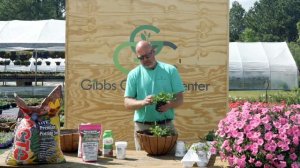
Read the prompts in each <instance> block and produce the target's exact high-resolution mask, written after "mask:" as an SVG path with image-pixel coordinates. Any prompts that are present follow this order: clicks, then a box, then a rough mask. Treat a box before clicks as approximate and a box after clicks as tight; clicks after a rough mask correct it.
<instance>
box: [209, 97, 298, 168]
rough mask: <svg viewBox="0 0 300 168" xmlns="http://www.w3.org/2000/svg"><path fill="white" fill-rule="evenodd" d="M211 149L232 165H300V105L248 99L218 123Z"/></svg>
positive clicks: (295, 167) (292, 167) (265, 167)
mask: <svg viewBox="0 0 300 168" xmlns="http://www.w3.org/2000/svg"><path fill="white" fill-rule="evenodd" d="M216 136H217V140H216V141H215V144H214V147H215V148H214V149H213V150H212V151H218V152H219V154H220V156H221V158H222V159H225V160H227V161H228V163H229V164H230V166H232V167H240V168H243V167H264V168H271V167H278V168H285V167H291V168H300V145H299V144H300V105H299V104H298V105H290V106H286V105H282V104H281V105H268V104H263V103H252V104H251V103H249V102H245V103H244V104H243V105H241V106H239V107H235V108H232V109H231V111H230V112H229V113H228V114H227V116H226V117H225V118H224V119H222V120H221V121H220V122H219V125H218V130H217V131H216Z"/></svg>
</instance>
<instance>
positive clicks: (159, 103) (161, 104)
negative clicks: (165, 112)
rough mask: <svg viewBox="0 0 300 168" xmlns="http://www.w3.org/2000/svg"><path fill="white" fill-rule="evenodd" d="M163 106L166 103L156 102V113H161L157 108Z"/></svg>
mask: <svg viewBox="0 0 300 168" xmlns="http://www.w3.org/2000/svg"><path fill="white" fill-rule="evenodd" d="M165 104H167V103H166V102H157V103H156V105H155V110H156V111H158V112H161V111H160V110H159V108H160V106H163V105H165Z"/></svg>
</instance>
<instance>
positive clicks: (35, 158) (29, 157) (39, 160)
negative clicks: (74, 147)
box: [6, 86, 66, 165]
mask: <svg viewBox="0 0 300 168" xmlns="http://www.w3.org/2000/svg"><path fill="white" fill-rule="evenodd" d="M61 89H62V87H61V86H57V87H56V88H55V89H54V90H53V91H52V92H51V93H50V94H49V95H48V97H47V98H45V99H44V100H43V102H42V103H41V105H39V106H27V105H26V103H25V101H24V100H22V99H21V98H19V97H18V96H16V95H15V96H16V102H17V105H18V107H19V108H20V110H21V111H22V112H23V113H24V118H22V119H21V121H20V122H19V123H18V125H17V126H16V128H15V137H14V144H13V147H12V149H11V151H10V153H9V154H8V156H7V158H6V164H8V165H23V164H48V163H64V162H66V160H65V158H64V155H63V153H62V151H61V149H60V122H59V114H58V112H59V109H60V107H61V104H62V90H61Z"/></svg>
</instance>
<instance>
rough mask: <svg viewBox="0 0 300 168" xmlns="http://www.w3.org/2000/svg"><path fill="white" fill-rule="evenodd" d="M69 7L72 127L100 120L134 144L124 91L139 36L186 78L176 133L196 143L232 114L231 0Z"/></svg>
mask: <svg viewBox="0 0 300 168" xmlns="http://www.w3.org/2000/svg"><path fill="white" fill-rule="evenodd" d="M67 6H68V9H67V17H66V18H67V43H66V54H67V57H66V59H67V60H66V62H67V64H66V66H67V68H66V80H65V82H66V86H65V92H66V93H65V98H66V101H65V102H66V103H65V124H66V127H67V128H78V125H79V124H80V123H99V124H102V126H103V129H110V130H112V131H113V133H114V138H115V139H116V140H125V141H128V142H129V148H133V147H134V140H133V113H134V112H133V111H130V110H126V109H125V108H124V97H123V95H124V90H125V85H126V77H127V74H128V72H129V71H130V70H131V69H133V68H134V67H136V66H137V65H139V61H138V60H137V59H136V53H135V45H136V43H137V42H138V41H139V40H147V41H150V42H151V44H152V45H153V46H154V47H155V49H156V50H155V51H156V59H157V60H159V61H162V62H166V63H169V64H172V65H174V66H176V67H177V69H178V71H179V73H180V75H181V77H182V79H183V82H184V86H185V88H186V91H185V93H184V104H183V105H182V106H181V107H180V108H178V109H176V112H175V113H176V118H175V127H176V129H177V130H178V132H179V139H180V140H183V141H186V142H194V141H196V140H198V137H199V136H202V135H204V134H205V133H207V132H208V131H209V130H212V129H215V128H216V127H217V124H218V122H219V120H220V119H222V118H223V117H224V116H225V114H226V112H227V94H228V80H227V78H228V73H227V71H228V2H227V0H212V1H199V0H192V1H181V0H178V1H177V0H176V1H174V0H166V1H164V3H161V1H159V0H151V1H150V0H133V1H118V0H111V1H105V0H86V1H81V0H72V1H67ZM145 9H147V10H145ZM82 11H85V12H82Z"/></svg>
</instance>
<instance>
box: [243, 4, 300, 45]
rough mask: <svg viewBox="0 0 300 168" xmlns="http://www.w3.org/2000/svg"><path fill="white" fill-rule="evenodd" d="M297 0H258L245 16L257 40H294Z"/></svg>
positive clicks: (299, 9) (298, 7)
mask: <svg viewBox="0 0 300 168" xmlns="http://www.w3.org/2000/svg"><path fill="white" fill-rule="evenodd" d="M299 16H300V1H299V0H272V1H271V0H260V1H259V2H256V3H255V4H254V7H253V8H251V9H250V10H249V11H248V12H247V13H246V16H245V24H246V27H247V28H249V29H251V30H253V31H254V32H255V34H256V37H257V38H258V40H259V41H296V37H297V29H296V23H297V22H298V21H299Z"/></svg>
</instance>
